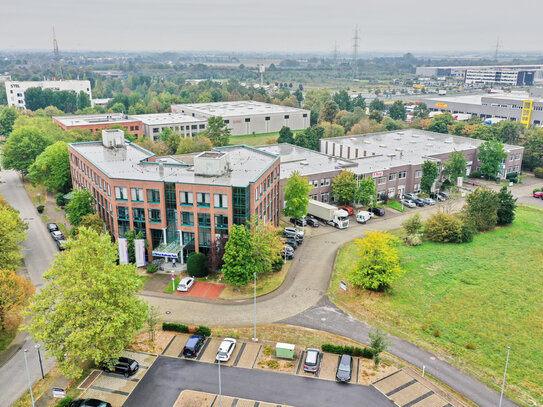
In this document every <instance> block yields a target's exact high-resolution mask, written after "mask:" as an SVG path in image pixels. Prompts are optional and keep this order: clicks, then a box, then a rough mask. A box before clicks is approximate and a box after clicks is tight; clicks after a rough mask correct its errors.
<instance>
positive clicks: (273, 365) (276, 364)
mask: <svg viewBox="0 0 543 407" xmlns="http://www.w3.org/2000/svg"><path fill="white" fill-rule="evenodd" d="M266 366H268V367H269V368H270V369H279V362H278V361H277V360H274V359H270V360H268V361H266Z"/></svg>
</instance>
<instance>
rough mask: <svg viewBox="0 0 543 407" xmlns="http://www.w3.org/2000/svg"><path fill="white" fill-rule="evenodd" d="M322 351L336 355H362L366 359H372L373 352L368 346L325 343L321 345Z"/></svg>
mask: <svg viewBox="0 0 543 407" xmlns="http://www.w3.org/2000/svg"><path fill="white" fill-rule="evenodd" d="M321 349H322V351H323V352H329V353H335V354H337V355H343V354H346V355H351V356H362V357H363V358H366V359H373V352H372V350H371V349H370V348H359V347H355V346H341V345H332V344H330V343H325V344H323V345H322V346H321Z"/></svg>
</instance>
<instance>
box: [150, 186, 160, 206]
mask: <svg viewBox="0 0 543 407" xmlns="http://www.w3.org/2000/svg"><path fill="white" fill-rule="evenodd" d="M147 202H148V203H160V191H159V190H158V189H148V190H147Z"/></svg>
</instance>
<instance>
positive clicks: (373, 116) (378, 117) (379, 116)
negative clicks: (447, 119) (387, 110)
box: [369, 110, 383, 123]
mask: <svg viewBox="0 0 543 407" xmlns="http://www.w3.org/2000/svg"><path fill="white" fill-rule="evenodd" d="M369 118H370V120H374V121H376V122H377V123H381V122H382V121H383V113H381V112H380V111H379V110H373V111H372V112H371V113H370V116H369Z"/></svg>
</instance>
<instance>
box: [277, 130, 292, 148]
mask: <svg viewBox="0 0 543 407" xmlns="http://www.w3.org/2000/svg"><path fill="white" fill-rule="evenodd" d="M277 142H278V143H289V144H293V143H294V133H292V131H291V130H290V127H287V126H283V127H281V130H279V137H278V139H277Z"/></svg>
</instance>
